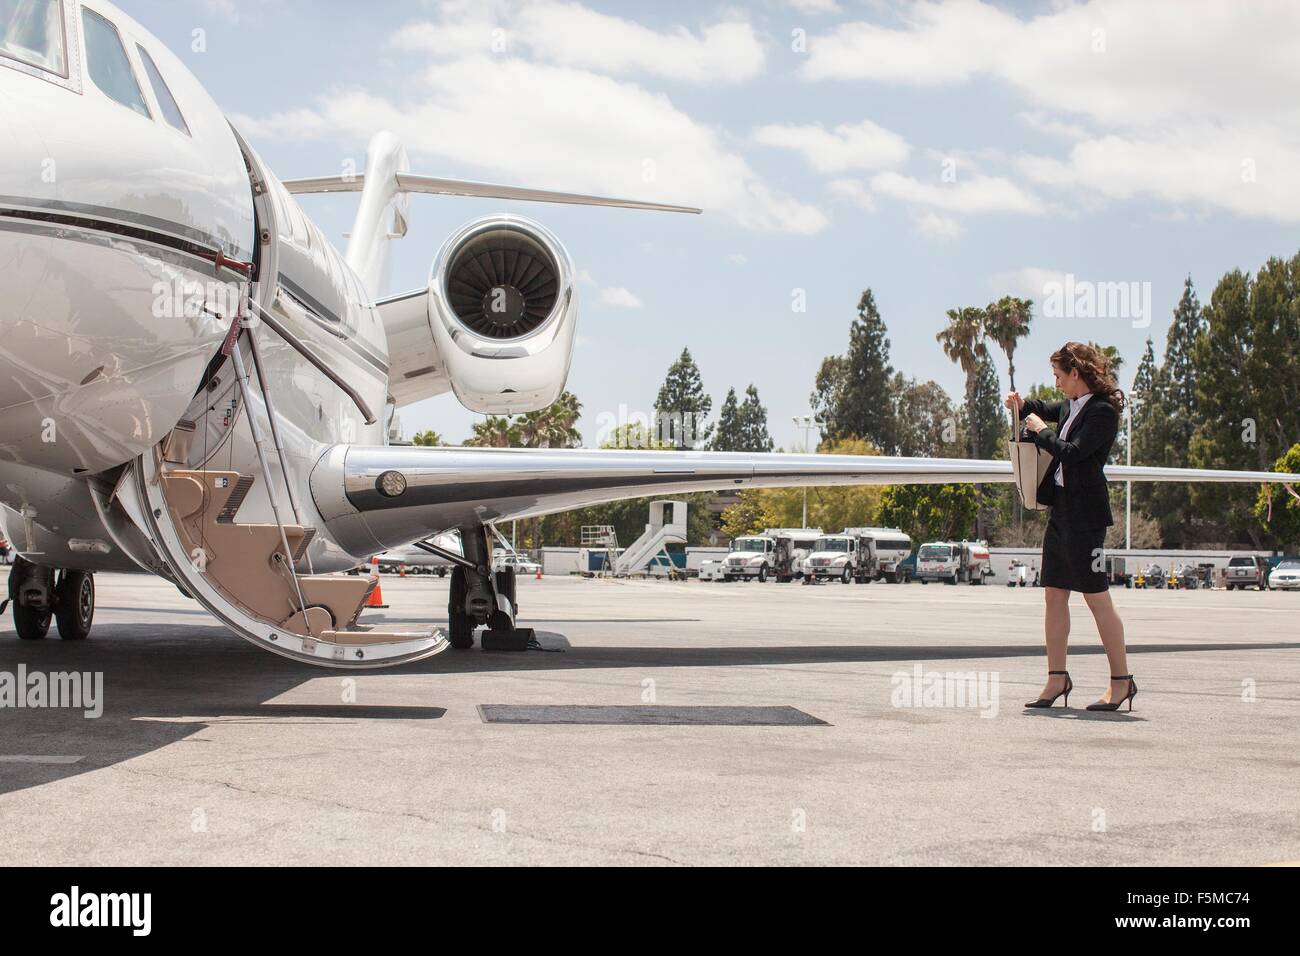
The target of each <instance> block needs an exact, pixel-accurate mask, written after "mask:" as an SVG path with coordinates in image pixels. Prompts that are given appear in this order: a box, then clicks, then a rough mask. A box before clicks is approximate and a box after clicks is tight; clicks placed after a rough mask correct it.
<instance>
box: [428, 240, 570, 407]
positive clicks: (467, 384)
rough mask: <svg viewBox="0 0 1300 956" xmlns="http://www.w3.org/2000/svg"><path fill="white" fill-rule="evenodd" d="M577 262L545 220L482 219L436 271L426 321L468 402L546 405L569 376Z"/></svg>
mask: <svg viewBox="0 0 1300 956" xmlns="http://www.w3.org/2000/svg"><path fill="white" fill-rule="evenodd" d="M573 277H574V270H573V263H572V262H571V261H570V259H569V255H568V253H567V252H565V250H564V247H563V246H561V245H560V242H559V240H558V239H556V238H555V236H553V235H552V234H551V233H550V232H549V231H548V230H547V229H546V228H545V227H544V226H542V225H540V224H539V223H536V222H533V221H532V220H529V219H522V218H519V217H516V216H492V217H488V218H486V219H479V220H477V221H475V222H471V223H470V224H469V225H467V226H465V227H464V228H462V229H460V230H459V231H458V232H456V233H455V234H454V235H453V236H452V237H451V238H450V239H448V240H447V242H446V244H445V245H444V246H443V247H442V250H441V251H440V252H439V253H438V257H437V258H436V259H435V260H434V263H433V268H432V270H431V271H430V274H429V297H428V301H429V326H430V328H431V330H432V332H433V338H434V341H435V343H436V345H437V347H438V352H439V354H440V355H441V356H442V358H443V359H444V361H445V363H446V370H447V378H448V380H449V381H450V383H451V388H452V391H453V392H455V393H456V397H457V398H458V399H459V400H460V402H461V404H462V405H464V406H465V407H466V408H468V409H470V410H471V411H475V412H481V413H483V414H489V415H514V414H518V413H520V412H528V411H535V410H537V409H541V408H545V407H546V406H547V405H549V404H551V403H552V402H554V401H555V400H556V399H557V398H559V396H560V393H561V392H563V390H564V383H565V380H566V379H567V378H568V375H569V363H570V360H571V358H572V355H573V343H574V338H575V329H576V327H577V321H578V304H577V289H576V288H575V286H574V278H573Z"/></svg>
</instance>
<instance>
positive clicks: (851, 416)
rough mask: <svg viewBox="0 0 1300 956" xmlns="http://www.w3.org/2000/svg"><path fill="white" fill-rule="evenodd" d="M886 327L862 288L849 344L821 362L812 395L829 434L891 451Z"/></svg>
mask: <svg viewBox="0 0 1300 956" xmlns="http://www.w3.org/2000/svg"><path fill="white" fill-rule="evenodd" d="M885 333H886V329H885V323H884V320H883V319H881V317H880V312H879V310H878V309H877V308H876V299H875V296H874V295H872V293H871V290H870V289H866V290H865V291H864V292H863V293H862V296H861V298H860V299H859V300H858V315H857V318H856V319H854V320H853V323H852V324H851V325H850V326H849V350H848V352H847V353H846V354H845V355H843V356H831V357H830V358H827V359H826V360H825V361H823V362H822V366H821V369H820V370H819V371H818V374H817V391H816V392H815V393H814V395H813V397H812V399H811V401H812V406H813V410H814V411H815V412H817V413H818V415H819V417H820V418H821V419H822V421H823V422H824V424H825V427H824V429H823V432H824V434H825V436H826V437H827V438H829V439H831V440H838V439H843V438H863V439H866V440H867V441H869V442H871V443H872V444H873V445H876V446H877V447H879V448H884V449H886V450H888V451H890V452H891V453H892V452H893V451H894V449H896V448H897V447H898V437H897V431H898V429H897V422H896V421H895V419H894V402H893V394H892V386H893V378H894V369H893V367H892V366H891V365H890V364H889V339H888V338H887V337H886V334H885Z"/></svg>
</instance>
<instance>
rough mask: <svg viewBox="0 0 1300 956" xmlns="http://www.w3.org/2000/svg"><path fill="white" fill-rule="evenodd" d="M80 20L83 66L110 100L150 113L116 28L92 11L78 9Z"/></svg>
mask: <svg viewBox="0 0 1300 956" xmlns="http://www.w3.org/2000/svg"><path fill="white" fill-rule="evenodd" d="M81 22H82V24H83V26H84V27H85V30H86V66H87V67H88V68H89V70H90V78H91V79H92V80H94V81H95V85H96V86H98V87H99V88H100V89H101V90H103V91H104V93H105V94H106V95H107V96H108V98H109V99H112V100H116V101H117V102H119V103H121V104H122V105H123V106H129V107H130V108H131V109H133V110H135V111H136V112H137V113H139V114H140V115H141V116H149V107H148V106H146V105H145V102H144V94H143V93H141V92H140V84H139V83H137V82H136V79H135V71H134V70H132V69H131V61H130V60H129V59H127V56H126V47H124V46H122V38H121V37H120V36H118V33H117V27H115V26H113V24H111V23H109V22H108V21H107V20H105V19H104V18H103V17H101V16H100V15H99V14H98V13H95V12H94V11H91V10H82V11H81Z"/></svg>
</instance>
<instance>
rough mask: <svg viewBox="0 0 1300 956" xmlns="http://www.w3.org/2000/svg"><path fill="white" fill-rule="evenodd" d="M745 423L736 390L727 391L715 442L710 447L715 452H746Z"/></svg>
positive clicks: (719, 414) (715, 433) (715, 430)
mask: <svg viewBox="0 0 1300 956" xmlns="http://www.w3.org/2000/svg"><path fill="white" fill-rule="evenodd" d="M744 444H745V423H744V421H743V420H742V419H741V415H740V403H739V402H738V401H737V400H736V390H735V389H734V388H729V389H727V397H726V398H725V399H723V400H722V411H720V412H719V413H718V427H717V428H716V429H714V431H713V441H712V442H711V443H710V445H709V447H710V448H711V449H713V451H744V450H745V449H744Z"/></svg>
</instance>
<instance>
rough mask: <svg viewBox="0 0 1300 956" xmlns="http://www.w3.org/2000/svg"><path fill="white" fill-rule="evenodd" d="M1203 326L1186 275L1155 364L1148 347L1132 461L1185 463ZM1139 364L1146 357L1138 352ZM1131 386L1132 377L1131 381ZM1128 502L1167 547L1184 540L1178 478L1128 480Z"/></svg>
mask: <svg viewBox="0 0 1300 956" xmlns="http://www.w3.org/2000/svg"><path fill="white" fill-rule="evenodd" d="M1204 329H1205V318H1204V315H1203V310H1202V308H1201V303H1200V301H1199V300H1198V299H1197V297H1196V289H1195V287H1194V286H1193V285H1192V277H1191V276H1188V277H1187V278H1186V280H1185V281H1184V283H1183V294H1182V297H1181V298H1180V299H1179V300H1178V305H1177V306H1176V307H1175V308H1174V317H1173V321H1172V322H1171V323H1170V326H1169V331H1168V333H1167V334H1166V337H1165V356H1164V363H1163V364H1161V365H1155V362H1154V352H1153V357H1152V362H1151V367H1152V368H1153V369H1154V371H1153V373H1152V374H1151V376H1150V378H1149V380H1148V379H1147V378H1146V377H1145V376H1146V372H1145V371H1144V369H1143V368H1142V367H1139V369H1138V374H1139V376H1143V394H1142V398H1141V399H1140V400H1141V401H1142V402H1143V403H1144V404H1145V405H1146V408H1145V409H1141V408H1137V409H1134V419H1133V460H1134V461H1135V462H1138V463H1140V464H1143V465H1153V466H1158V467H1164V468H1185V467H1187V464H1188V461H1189V458H1188V455H1189V449H1190V447H1191V443H1192V436H1193V434H1194V433H1195V431H1196V428H1197V425H1198V423H1199V422H1200V420H1201V414H1200V410H1199V408H1198V406H1197V401H1196V368H1195V365H1194V362H1193V352H1194V350H1195V345H1196V339H1197V337H1198V336H1199V335H1200V334H1201V333H1202V332H1203V331H1204ZM1142 361H1143V364H1144V365H1145V364H1146V361H1147V360H1146V357H1145V356H1143V360H1142ZM1133 387H1134V391H1136V390H1137V387H1138V385H1137V380H1136V379H1135V380H1134V386H1133ZM1133 490H1134V501H1135V503H1136V504H1137V506H1138V507H1139V508H1140V509H1141V510H1142V511H1144V512H1145V513H1147V514H1149V515H1151V516H1152V517H1153V518H1155V519H1156V520H1157V521H1158V522H1160V528H1161V533H1162V534H1163V536H1164V543H1165V545H1166V546H1168V547H1173V546H1182V545H1185V544H1188V543H1190V541H1191V537H1190V536H1189V532H1190V530H1191V529H1190V528H1189V525H1188V522H1187V520H1186V516H1187V514H1188V509H1189V508H1190V507H1191V501H1192V499H1191V490H1190V488H1189V486H1188V485H1187V484H1185V483H1183V482H1141V483H1138V484H1136V485H1134V489H1133Z"/></svg>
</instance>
